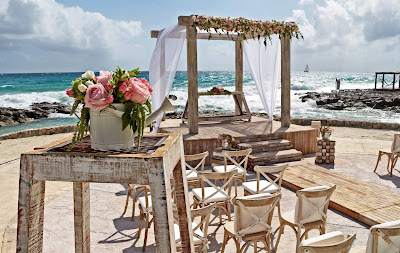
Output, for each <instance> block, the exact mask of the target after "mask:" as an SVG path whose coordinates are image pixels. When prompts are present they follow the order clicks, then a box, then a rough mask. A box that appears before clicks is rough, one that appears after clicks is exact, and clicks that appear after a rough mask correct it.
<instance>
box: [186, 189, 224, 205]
mask: <svg viewBox="0 0 400 253" xmlns="http://www.w3.org/2000/svg"><path fill="white" fill-rule="evenodd" d="M216 191H217V190H216V189H215V188H214V187H204V199H206V198H207V197H208V196H211V195H212V194H214V193H215V192H216ZM223 192H225V191H223ZM192 193H193V197H195V198H196V199H197V200H200V201H201V200H202V199H203V198H202V191H201V188H194V189H193V190H192ZM226 200H229V197H228V196H226V195H224V194H223V193H221V192H217V193H216V194H215V195H213V196H212V197H210V198H209V199H207V200H206V201H205V203H212V202H219V201H226Z"/></svg>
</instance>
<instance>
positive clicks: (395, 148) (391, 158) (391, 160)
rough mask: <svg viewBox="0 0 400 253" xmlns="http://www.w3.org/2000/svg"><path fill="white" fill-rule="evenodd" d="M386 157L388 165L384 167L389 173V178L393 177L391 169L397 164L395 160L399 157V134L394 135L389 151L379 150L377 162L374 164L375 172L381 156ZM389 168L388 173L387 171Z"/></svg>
mask: <svg viewBox="0 0 400 253" xmlns="http://www.w3.org/2000/svg"><path fill="white" fill-rule="evenodd" d="M384 155H385V156H387V157H388V163H387V166H386V170H387V171H388V172H390V176H392V175H393V168H394V166H395V165H396V163H397V159H398V158H399V156H400V134H395V135H394V140H393V142H392V148H391V149H390V150H379V154H378V161H377V162H376V166H375V170H374V172H376V169H377V168H378V164H379V162H380V161H381V158H382V156H384ZM389 167H390V171H389Z"/></svg>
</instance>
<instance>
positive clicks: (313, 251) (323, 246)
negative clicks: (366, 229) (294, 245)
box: [298, 231, 356, 253]
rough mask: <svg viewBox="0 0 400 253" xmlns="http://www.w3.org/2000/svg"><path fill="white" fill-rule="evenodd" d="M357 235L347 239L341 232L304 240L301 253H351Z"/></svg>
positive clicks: (301, 244) (300, 248)
mask: <svg viewBox="0 0 400 253" xmlns="http://www.w3.org/2000/svg"><path fill="white" fill-rule="evenodd" d="M355 239H356V234H352V235H348V236H347V237H345V236H344V234H343V233H342V232H340V231H335V232H330V233H327V234H324V235H320V236H317V237H313V238H310V239H307V240H304V241H302V242H301V243H300V246H299V249H298V252H299V253H347V252H349V250H350V248H351V246H352V244H353V242H354V240H355Z"/></svg>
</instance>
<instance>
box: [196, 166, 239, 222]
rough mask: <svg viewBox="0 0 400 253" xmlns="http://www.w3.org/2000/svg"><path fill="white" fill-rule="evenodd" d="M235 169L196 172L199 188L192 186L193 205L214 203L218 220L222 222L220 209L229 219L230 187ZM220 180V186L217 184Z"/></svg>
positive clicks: (199, 205) (200, 205)
mask: <svg viewBox="0 0 400 253" xmlns="http://www.w3.org/2000/svg"><path fill="white" fill-rule="evenodd" d="M236 173H237V170H231V171H228V172H198V173H197V174H198V176H199V179H200V188H193V189H192V193H193V202H194V203H193V207H194V208H195V209H196V208H197V207H204V206H207V205H210V204H213V203H216V207H217V208H218V209H219V220H220V224H222V216H221V210H223V211H225V213H226V215H227V216H228V220H231V205H230V201H231V189H232V183H233V179H234V177H235V175H236ZM220 180H221V181H222V186H219V185H218V182H219V181H220ZM205 184H207V185H208V186H205Z"/></svg>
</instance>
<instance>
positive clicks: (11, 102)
mask: <svg viewBox="0 0 400 253" xmlns="http://www.w3.org/2000/svg"><path fill="white" fill-rule="evenodd" d="M81 74H82V73H41V74H0V107H14V108H29V106H30V105H31V104H32V103H34V102H44V101H47V102H61V103H71V102H72V100H71V99H70V98H69V97H67V96H66V95H65V89H67V88H69V87H70V85H71V81H72V80H75V79H76V78H77V77H79V76H80V75H81ZM141 77H144V78H147V79H148V72H142V74H141ZM374 77H375V75H374V73H340V72H309V73H304V72H292V81H291V87H292V117H305V118H336V119H352V120H373V121H384V122H400V115H398V114H395V113H391V112H385V111H380V110H372V109H365V110H359V111H329V110H324V109H317V108H316V105H315V102H314V101H309V102H307V103H302V102H301V101H300V100H299V98H298V97H299V94H301V93H304V92H307V91H330V90H333V89H335V79H336V78H340V79H341V88H343V89H356V88H361V89H371V88H373V87H374ZM198 81H199V90H200V91H206V90H208V89H210V88H211V87H213V86H223V87H224V88H226V89H228V90H234V87H235V73H234V72H212V71H208V72H199V77H198ZM243 83H244V91H245V95H246V99H247V102H248V104H249V107H250V110H251V111H254V112H259V111H261V112H262V111H264V109H263V107H262V104H261V101H260V99H259V97H258V92H257V89H256V87H255V84H254V82H253V80H252V77H251V74H250V73H245V74H244V80H243ZM278 92H279V94H278V101H277V108H276V111H275V113H276V114H279V113H280V91H278ZM171 94H174V95H176V96H177V98H178V99H177V100H176V101H173V104H174V105H175V107H176V109H177V110H179V111H181V110H183V107H184V105H185V103H186V99H187V75H186V72H177V74H176V77H175V82H174V85H173V89H172V91H171ZM207 109H208V110H213V109H216V110H224V111H233V110H234V104H233V101H232V98H231V97H228V96H227V97H220V96H219V97H218V98H216V97H201V98H200V100H199V110H207ZM74 123H76V118H75V117H70V116H68V115H62V114H61V115H60V114H54V115H51V116H50V117H49V118H47V119H42V120H37V121H34V122H32V123H28V124H19V125H15V126H8V127H0V134H4V133H9V132H15V131H19V130H23V129H28V128H39V127H47V126H55V125H64V124H74Z"/></svg>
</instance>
